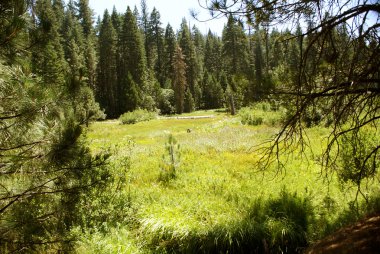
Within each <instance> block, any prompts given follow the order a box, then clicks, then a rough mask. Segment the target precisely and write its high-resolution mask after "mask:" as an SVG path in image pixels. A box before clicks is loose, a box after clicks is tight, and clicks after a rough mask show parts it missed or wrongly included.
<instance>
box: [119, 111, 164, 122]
mask: <svg viewBox="0 0 380 254" xmlns="http://www.w3.org/2000/svg"><path fill="white" fill-rule="evenodd" d="M155 118H157V113H156V112H149V111H148V110H146V109H137V110H135V111H132V112H127V113H124V114H122V115H121V116H120V118H119V120H120V122H121V123H122V124H135V123H139V122H144V121H149V120H152V119H155Z"/></svg>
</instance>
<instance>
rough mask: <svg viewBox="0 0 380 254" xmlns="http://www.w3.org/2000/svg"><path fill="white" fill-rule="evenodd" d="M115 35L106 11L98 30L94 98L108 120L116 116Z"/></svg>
mask: <svg viewBox="0 0 380 254" xmlns="http://www.w3.org/2000/svg"><path fill="white" fill-rule="evenodd" d="M116 53H117V34H116V30H115V28H114V27H113V22H112V18H111V17H110V15H109V13H108V10H106V11H105V12H104V15H103V20H102V23H101V25H100V30H99V64H98V69H97V73H98V75H97V76H98V79H97V89H96V91H97V93H96V97H97V100H98V101H99V103H100V105H101V107H102V108H104V109H105V113H106V114H107V117H109V118H115V117H117V116H118V109H117V107H118V101H117V94H118V90H117V66H116V64H117V62H116V61H117V55H116Z"/></svg>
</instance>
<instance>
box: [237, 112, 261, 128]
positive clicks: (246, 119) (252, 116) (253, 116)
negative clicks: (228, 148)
mask: <svg viewBox="0 0 380 254" xmlns="http://www.w3.org/2000/svg"><path fill="white" fill-rule="evenodd" d="M239 116H240V117H241V123H242V124H247V125H254V126H256V125H260V124H262V123H263V120H264V119H263V117H262V116H260V115H258V114H257V113H256V112H254V111H253V110H252V109H251V108H242V109H241V110H240V111H239Z"/></svg>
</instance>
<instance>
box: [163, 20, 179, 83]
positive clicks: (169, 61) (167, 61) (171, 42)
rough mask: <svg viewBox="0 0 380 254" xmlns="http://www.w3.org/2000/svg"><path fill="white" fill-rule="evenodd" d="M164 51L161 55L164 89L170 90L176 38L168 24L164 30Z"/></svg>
mask: <svg viewBox="0 0 380 254" xmlns="http://www.w3.org/2000/svg"><path fill="white" fill-rule="evenodd" d="M164 42H165V49H164V54H163V64H164V70H163V79H164V80H165V85H164V88H171V83H172V77H173V76H172V74H173V72H174V70H173V58H174V54H175V51H176V43H177V41H176V36H175V33H174V31H173V28H172V27H171V25H170V24H168V25H167V26H166V29H165V38H164Z"/></svg>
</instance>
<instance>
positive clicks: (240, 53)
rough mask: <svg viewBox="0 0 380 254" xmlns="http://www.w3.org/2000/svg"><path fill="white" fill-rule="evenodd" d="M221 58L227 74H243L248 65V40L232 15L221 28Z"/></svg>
mask: <svg viewBox="0 0 380 254" xmlns="http://www.w3.org/2000/svg"><path fill="white" fill-rule="evenodd" d="M222 41H223V51H222V54H223V58H224V64H225V68H226V71H227V73H228V74H229V75H245V74H246V71H247V66H248V41H247V36H246V35H245V33H244V30H243V27H242V26H241V25H240V24H238V23H237V22H236V21H235V20H234V18H233V16H232V15H230V16H229V17H228V22H227V25H226V26H225V28H224V29H223V36H222Z"/></svg>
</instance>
